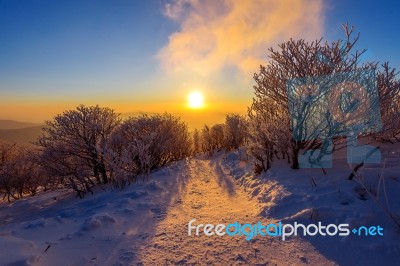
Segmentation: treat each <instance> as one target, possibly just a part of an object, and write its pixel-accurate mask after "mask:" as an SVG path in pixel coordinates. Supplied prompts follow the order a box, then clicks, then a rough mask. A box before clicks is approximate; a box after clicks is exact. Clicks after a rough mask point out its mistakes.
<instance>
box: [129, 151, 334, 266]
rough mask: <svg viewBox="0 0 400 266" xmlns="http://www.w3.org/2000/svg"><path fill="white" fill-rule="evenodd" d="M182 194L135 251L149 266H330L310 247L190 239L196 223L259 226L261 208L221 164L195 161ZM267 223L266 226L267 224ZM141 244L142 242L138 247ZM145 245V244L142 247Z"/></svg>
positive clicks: (235, 239)
mask: <svg viewBox="0 0 400 266" xmlns="http://www.w3.org/2000/svg"><path fill="white" fill-rule="evenodd" d="M188 164H189V165H188V167H187V170H186V173H185V174H187V175H188V182H187V184H186V187H185V189H184V191H182V194H181V195H179V198H178V199H177V201H176V204H174V205H173V206H172V207H170V208H169V209H168V212H167V214H166V216H165V218H164V219H162V220H161V221H160V222H159V223H158V224H157V227H156V228H155V229H154V234H153V235H152V236H149V237H148V239H147V241H145V243H141V245H140V246H137V247H135V248H134V249H133V250H135V249H136V251H137V252H138V253H137V257H136V259H137V260H138V261H140V262H142V263H143V264H144V265H187V264H189V265H191V264H196V265H236V264H251V265H275V264H277V265H297V264H305V263H310V264H312V265H329V264H333V263H332V262H329V261H327V260H326V259H325V258H324V257H323V256H322V255H319V254H318V253H317V252H316V251H315V249H314V248H313V247H312V246H311V245H310V244H308V243H307V242H304V241H302V242H301V243H300V240H290V241H286V242H282V241H281V240H279V239H276V238H275V239H274V238H272V237H260V236H257V237H256V238H254V239H253V240H251V241H246V240H245V239H244V237H242V236H235V237H229V236H226V235H225V236H222V237H218V236H205V235H201V236H194V235H192V236H188V235H187V224H188V222H189V221H190V220H191V219H196V222H195V224H199V223H212V224H218V223H225V224H226V223H230V222H234V221H238V222H241V223H256V222H257V221H258V220H259V219H260V218H258V217H257V213H258V212H259V208H258V207H257V202H254V201H252V200H250V199H249V198H248V197H247V194H246V192H244V191H243V190H242V188H240V187H238V186H235V185H234V184H233V182H232V179H231V177H230V176H227V175H225V174H224V171H223V170H222V169H221V166H220V165H219V164H215V163H212V162H210V161H207V160H205V161H203V160H197V159H192V160H190V161H189V162H188ZM262 222H263V223H265V222H266V221H265V220H263V221H262ZM138 244H139V243H138ZM143 244H144V245H143Z"/></svg>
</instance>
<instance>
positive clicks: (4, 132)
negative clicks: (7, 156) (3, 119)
mask: <svg viewBox="0 0 400 266" xmlns="http://www.w3.org/2000/svg"><path fill="white" fill-rule="evenodd" d="M42 127H43V126H42V125H40V126H33V127H25V128H18V129H0V140H5V141H9V142H15V143H18V144H28V145H30V144H32V142H33V141H36V140H37V138H38V136H40V135H41V134H42Z"/></svg>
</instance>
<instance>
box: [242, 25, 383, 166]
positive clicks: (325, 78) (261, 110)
mask: <svg viewBox="0 0 400 266" xmlns="http://www.w3.org/2000/svg"><path fill="white" fill-rule="evenodd" d="M344 31H345V36H346V39H345V40H344V41H343V40H338V41H335V42H332V43H328V42H323V40H322V39H319V40H316V41H313V42H307V41H305V40H298V41H295V40H292V39H291V40H290V41H288V42H285V43H282V44H280V45H278V49H277V50H275V49H273V48H270V49H269V51H270V55H269V57H270V61H269V64H268V65H267V66H260V72H259V73H258V74H254V80H255V82H256V85H255V86H254V93H255V97H254V98H253V103H252V105H251V107H250V108H249V117H250V119H251V120H253V121H252V122H251V123H252V124H253V127H252V128H253V133H254V135H257V132H255V131H257V128H256V127H258V130H264V131H265V132H263V133H262V134H261V135H260V134H258V135H259V137H258V141H261V143H260V145H259V147H262V149H263V150H264V151H265V152H266V153H268V152H269V151H270V149H271V148H272V149H278V148H279V149H289V151H288V152H289V154H290V161H291V166H292V168H295V169H296V168H299V161H298V155H299V152H300V150H302V149H310V148H313V147H314V148H315V147H321V146H322V147H324V146H325V148H327V146H330V145H331V143H328V142H321V141H320V139H324V138H325V139H327V136H328V137H333V136H335V135H337V134H338V131H340V130H342V129H343V127H342V126H340V125H339V124H335V125H332V124H329V121H332V119H331V117H330V116H332V115H335V114H334V112H333V111H332V110H328V108H327V106H321V105H312V104H308V103H309V102H308V101H307V100H303V101H294V100H292V99H291V98H290V97H289V95H288V81H291V80H295V81H301V82H299V84H295V85H296V91H295V93H297V94H301V93H303V96H304V97H310V98H311V99H313V100H312V101H317V100H319V99H321V98H323V97H325V98H326V97H327V95H326V94H324V93H319V94H318V92H320V91H323V90H321V87H324V88H327V87H330V86H332V85H333V84H334V80H333V79H332V78H331V77H332V76H333V75H335V74H339V73H350V74H348V75H353V73H356V71H357V70H360V69H362V70H374V69H375V68H376V63H368V64H363V65H360V64H359V59H360V56H361V55H362V54H363V53H364V52H365V50H363V51H355V52H353V48H354V45H355V44H356V43H357V41H358V38H359V34H358V35H356V36H355V37H353V35H354V34H353V28H352V27H349V26H348V25H347V24H346V25H344ZM346 78H347V79H349V76H344V77H342V79H343V80H344V79H346ZM351 78H353V77H351ZM351 78H350V79H351ZM316 82H317V83H318V86H313V85H312V84H316ZM309 84H311V86H310V85H309ZM349 86H350V85H349ZM315 95H317V96H316V97H317V98H318V97H319V99H316V98H312V97H314V96H315ZM318 108H325V109H327V110H326V111H321V110H318ZM346 119H347V118H346ZM352 119H354V117H353V118H352ZM346 122H348V121H346ZM305 123H308V124H305ZM343 124H344V123H343ZM310 128H311V130H310ZM289 136H297V138H291V137H289ZM256 140H257V138H256ZM281 152H282V153H283V154H285V153H286V152H287V150H281ZM265 157H267V158H268V157H269V156H268V154H267V155H266V156H265Z"/></svg>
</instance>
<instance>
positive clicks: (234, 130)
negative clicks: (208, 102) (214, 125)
mask: <svg viewBox="0 0 400 266" xmlns="http://www.w3.org/2000/svg"><path fill="white" fill-rule="evenodd" d="M246 135H247V121H246V119H245V118H244V117H243V116H241V115H239V114H228V115H227V116H226V118H225V133H224V137H225V144H224V145H225V148H226V149H227V150H230V149H238V148H239V147H240V146H242V145H243V144H244V142H245V139H246Z"/></svg>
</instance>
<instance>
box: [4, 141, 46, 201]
mask: <svg viewBox="0 0 400 266" xmlns="http://www.w3.org/2000/svg"><path fill="white" fill-rule="evenodd" d="M35 155H36V151H34V150H31V149H28V148H27V147H22V146H18V145H16V144H13V143H0V193H2V194H3V199H5V198H7V200H8V201H10V199H11V198H13V199H19V198H22V197H23V196H24V195H35V194H36V192H37V190H38V189H39V188H40V187H46V185H47V182H48V180H47V176H46V175H45V173H44V172H43V169H42V167H41V166H40V165H39V164H38V163H37V161H36V160H35Z"/></svg>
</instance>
